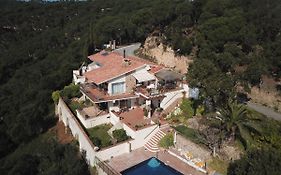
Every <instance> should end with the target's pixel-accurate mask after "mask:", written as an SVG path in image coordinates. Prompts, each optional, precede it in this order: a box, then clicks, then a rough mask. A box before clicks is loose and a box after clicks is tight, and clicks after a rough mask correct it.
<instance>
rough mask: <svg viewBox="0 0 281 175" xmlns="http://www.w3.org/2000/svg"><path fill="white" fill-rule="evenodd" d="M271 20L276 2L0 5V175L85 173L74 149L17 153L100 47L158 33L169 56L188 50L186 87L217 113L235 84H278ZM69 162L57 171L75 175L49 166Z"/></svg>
mask: <svg viewBox="0 0 281 175" xmlns="http://www.w3.org/2000/svg"><path fill="white" fill-rule="evenodd" d="M280 11H281V1H280V0H256V1H251V0H194V1H187V0H175V1H171V0H95V1H89V2H56V3H46V2H45V3H41V2H28V3H26V2H15V1H5V0H3V1H0V24H1V26H0V27H1V28H0V33H1V34H0V50H1V52H0V116H1V117H0V158H1V165H0V171H3V172H4V174H19V171H21V169H25V168H23V167H30V165H32V168H31V169H27V172H22V173H21V174H41V173H43V174H44V173H47V174H48V173H49V174H52V173H53V174H73V173H76V174H81V172H83V171H85V172H87V170H85V165H84V164H83V163H82V162H80V161H79V160H81V158H80V157H79V156H76V155H75V146H73V145H59V144H58V143H57V142H56V141H53V140H52V141H49V142H50V143H49V144H51V145H53V146H52V147H50V148H48V151H46V149H47V148H46V149H43V148H44V145H45V144H46V141H41V142H39V143H37V145H36V146H37V147H42V149H39V150H38V151H35V152H33V151H31V150H30V151H27V152H26V153H20V151H18V150H21V149H23V148H24V147H26V146H27V145H28V144H30V143H32V141H33V140H34V139H36V138H37V137H38V136H40V135H42V134H43V133H45V132H46V131H47V130H48V129H49V128H50V127H52V126H53V125H54V123H55V118H54V105H53V103H52V100H51V93H52V91H54V90H58V89H62V88H63V87H64V86H65V85H67V84H69V83H70V82H71V78H72V69H75V68H77V67H78V66H79V65H81V63H82V62H83V61H86V60H87V59H86V56H87V55H89V54H91V53H93V52H95V50H96V49H101V48H102V47H103V44H104V43H107V42H108V41H109V40H111V39H115V40H116V41H117V43H118V44H126V43H132V42H144V40H145V38H146V37H147V36H149V35H150V34H151V33H153V32H154V31H158V32H159V33H161V36H162V39H163V42H164V43H165V44H166V45H169V46H171V47H172V48H173V49H175V50H177V51H178V54H183V55H188V54H189V53H190V52H191V50H192V49H194V48H195V49H196V50H197V52H196V58H195V60H194V64H193V65H192V66H191V67H190V70H189V73H188V79H189V80H190V83H191V85H192V86H197V87H200V89H201V91H202V93H203V95H204V96H205V97H208V98H209V99H210V102H211V103H212V104H213V105H214V106H221V105H224V104H225V101H226V100H227V99H228V98H230V97H232V96H235V89H234V87H235V86H236V85H237V84H241V85H243V86H245V87H248V86H253V85H258V84H259V83H260V77H261V75H262V74H267V75H269V76H272V77H275V78H279V77H280V76H281V52H280V51H281V34H280V32H281V31H280V29H281V15H280ZM238 70H240V71H238ZM241 70H242V71H241ZM44 151H46V152H44ZM54 151H55V153H54V154H53V155H52V154H51V153H52V152H54ZM76 151H77V150H76ZM44 154H50V155H49V156H42V155H44ZM75 157H76V159H77V161H76V164H75V161H74V162H72V163H73V164H72V165H73V166H70V165H71V163H70V165H69V166H65V168H67V167H69V168H71V169H72V168H73V167H76V168H77V169H76V170H77V171H76V172H75V171H72V172H69V170H66V169H64V168H61V167H60V166H57V165H56V164H55V162H56V161H57V160H60V161H62V163H61V164H67V162H68V163H69V161H70V159H74V160H75ZM64 160H65V161H64ZM74 164H75V165H74ZM11 165H13V166H11ZM81 167H83V168H84V169H83V168H81ZM86 169H87V168H86ZM54 172H56V173H54ZM1 174H2V173H1Z"/></svg>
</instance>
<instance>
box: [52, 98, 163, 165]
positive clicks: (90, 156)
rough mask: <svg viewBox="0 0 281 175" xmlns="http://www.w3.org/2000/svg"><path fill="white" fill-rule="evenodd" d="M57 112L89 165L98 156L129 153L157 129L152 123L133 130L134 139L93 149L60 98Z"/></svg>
mask: <svg viewBox="0 0 281 175" xmlns="http://www.w3.org/2000/svg"><path fill="white" fill-rule="evenodd" d="M57 112H58V115H59V119H60V120H61V121H62V122H63V123H64V125H65V126H66V127H69V129H70V131H71V133H72V135H73V136H74V137H75V138H76V139H77V140H78V142H79V148H80V151H81V152H82V151H83V152H84V153H85V156H86V159H87V163H88V164H90V165H91V166H95V164H96V161H95V157H98V158H99V159H100V160H102V161H105V160H108V159H110V158H111V157H116V156H119V155H121V154H124V153H129V152H130V151H131V150H135V149H137V148H140V147H142V146H144V144H145V143H146V141H148V140H149V139H150V138H151V137H152V136H153V135H154V134H155V133H156V132H157V131H158V130H159V126H158V125H152V126H149V127H146V128H143V129H141V130H138V131H134V134H135V139H134V140H130V141H127V142H124V143H120V144H117V145H114V146H112V147H108V148H104V149H102V150H99V151H95V150H94V148H95V145H94V144H93V143H92V141H91V140H90V139H89V137H88V135H87V134H86V132H85V131H84V129H83V128H82V126H81V125H80V123H79V121H78V119H76V117H75V116H74V115H73V113H72V112H71V111H70V109H69V108H68V106H67V105H66V103H65V102H64V101H63V100H62V98H60V99H59V103H58V105H57ZM115 117H117V116H115ZM111 119H112V116H111V117H110V120H111ZM118 119H119V118H118ZM124 126H126V125H124ZM131 130H132V129H131ZM132 131H133V130H132ZM128 134H129V133H128Z"/></svg>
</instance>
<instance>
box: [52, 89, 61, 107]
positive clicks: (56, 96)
mask: <svg viewBox="0 0 281 175" xmlns="http://www.w3.org/2000/svg"><path fill="white" fill-rule="evenodd" d="M59 98H60V91H54V92H53V93H52V99H53V101H54V102H55V103H56V104H57V103H58V102H59Z"/></svg>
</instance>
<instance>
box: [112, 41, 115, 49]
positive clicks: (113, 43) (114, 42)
mask: <svg viewBox="0 0 281 175" xmlns="http://www.w3.org/2000/svg"><path fill="white" fill-rule="evenodd" d="M112 47H113V48H112V49H113V50H114V49H116V41H115V40H113V46H112Z"/></svg>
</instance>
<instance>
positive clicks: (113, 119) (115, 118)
mask: <svg viewBox="0 0 281 175" xmlns="http://www.w3.org/2000/svg"><path fill="white" fill-rule="evenodd" d="M109 114H110V122H111V123H112V124H113V125H115V124H117V123H118V122H120V119H119V117H118V116H117V115H115V114H114V113H113V112H111V111H110V112H109Z"/></svg>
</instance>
